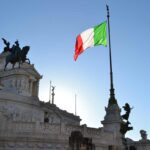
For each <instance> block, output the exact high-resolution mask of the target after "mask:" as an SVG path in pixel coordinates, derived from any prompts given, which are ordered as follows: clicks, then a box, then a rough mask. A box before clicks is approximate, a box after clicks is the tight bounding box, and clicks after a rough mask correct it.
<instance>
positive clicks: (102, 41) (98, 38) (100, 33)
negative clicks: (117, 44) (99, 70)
mask: <svg viewBox="0 0 150 150" xmlns="http://www.w3.org/2000/svg"><path fill="white" fill-rule="evenodd" d="M106 25H107V22H106V21H105V22H103V23H101V24H100V25H97V26H95V27H94V45H95V46H96V45H104V46H107V32H106V30H107V27H106Z"/></svg>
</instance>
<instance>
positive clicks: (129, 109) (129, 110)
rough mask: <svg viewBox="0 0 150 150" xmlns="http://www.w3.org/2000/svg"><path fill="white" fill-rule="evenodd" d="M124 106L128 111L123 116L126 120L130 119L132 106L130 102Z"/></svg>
mask: <svg viewBox="0 0 150 150" xmlns="http://www.w3.org/2000/svg"><path fill="white" fill-rule="evenodd" d="M123 108H124V110H125V111H126V113H125V114H124V115H122V118H123V119H125V120H128V119H129V115H130V112H131V109H132V108H131V107H130V105H129V104H128V103H126V104H125V106H123Z"/></svg>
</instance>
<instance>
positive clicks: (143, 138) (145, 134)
mask: <svg viewBox="0 0 150 150" xmlns="http://www.w3.org/2000/svg"><path fill="white" fill-rule="evenodd" d="M140 134H141V138H142V140H147V132H146V131H145V130H140Z"/></svg>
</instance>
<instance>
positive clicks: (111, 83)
mask: <svg viewBox="0 0 150 150" xmlns="http://www.w3.org/2000/svg"><path fill="white" fill-rule="evenodd" d="M106 9H107V24H108V38H109V65H110V99H109V105H111V104H115V103H117V101H116V100H115V93H114V85H113V69H112V56H111V40H110V22H109V17H110V15H109V6H108V5H106Z"/></svg>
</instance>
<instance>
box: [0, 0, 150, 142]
mask: <svg viewBox="0 0 150 150" xmlns="http://www.w3.org/2000/svg"><path fill="white" fill-rule="evenodd" d="M107 3H108V4H109V7H110V15H111V18H110V24H111V44H112V56H113V72H114V86H115V93H116V98H117V100H118V103H119V106H120V107H122V106H123V105H124V104H125V103H126V102H128V103H129V104H130V105H131V106H133V107H134V109H133V110H132V113H131V116H130V122H131V123H132V125H133V127H134V130H133V131H130V132H129V133H128V134H127V136H129V137H131V138H134V139H135V140H138V139H139V138H140V136H139V130H140V129H145V130H147V132H148V133H150V128H149V127H150V120H149V119H148V117H147V116H148V114H150V113H149V112H150V111H149V106H150V94H149V90H150V86H149V85H150V68H149V66H150V59H149V58H150V44H149V43H150V42H149V39H150V38H149V36H150V29H149V27H150V17H149V7H150V1H149V0H143V1H142V0H139V1H137V0H132V1H131V0H124V1H123V0H122V1H120V0H113V1H107ZM105 4H106V1H104V0H72V1H70V0H63V1H61V0H24V1H23V0H22V1H20V0H13V1H10V0H0V18H1V21H0V37H4V38H6V39H7V40H8V41H10V42H11V44H13V43H14V41H15V40H16V39H18V40H19V42H20V45H21V47H23V46H25V45H29V46H30V47H31V49H30V52H29V54H28V57H29V58H30V60H31V63H33V64H35V67H36V69H37V70H38V71H39V72H40V73H41V74H42V75H43V79H42V80H41V82H40V92H39V97H40V99H41V100H43V101H48V99H49V81H50V80H52V83H53V85H55V86H56V91H55V93H56V97H55V104H56V105H57V106H59V107H60V108H62V109H66V110H67V111H69V112H72V113H74V97H75V94H77V114H78V115H80V117H81V118H82V122H81V123H82V124H84V123H86V124H87V125H88V126H92V127H100V126H102V125H101V124H100V121H102V120H103V118H104V115H105V109H104V107H105V106H107V103H108V98H109V60H108V48H105V47H103V46H99V47H94V48H90V49H87V50H86V51H85V52H84V53H83V54H82V55H80V56H79V58H78V60H77V62H74V61H73V53H74V45H75V39H76V36H77V35H78V34H79V33H80V32H82V31H84V30H85V29H87V28H89V27H92V26H94V25H97V24H99V23H101V22H102V21H104V20H106V8H105ZM3 47H4V45H3V42H2V40H1V41H0V49H1V51H2V49H3ZM122 113H123V111H122Z"/></svg>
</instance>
